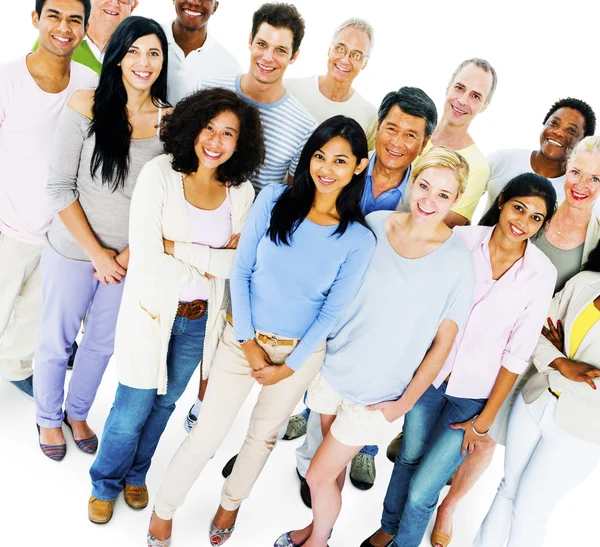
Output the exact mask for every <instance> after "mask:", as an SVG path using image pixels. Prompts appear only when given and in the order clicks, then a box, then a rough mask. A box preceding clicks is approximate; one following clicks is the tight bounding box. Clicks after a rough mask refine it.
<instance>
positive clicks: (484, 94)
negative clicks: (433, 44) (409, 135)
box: [400, 57, 498, 228]
mask: <svg viewBox="0 0 600 547" xmlns="http://www.w3.org/2000/svg"><path fill="white" fill-rule="evenodd" d="M497 82H498V77H497V76H496V71H495V70H494V68H493V67H492V65H491V64H490V63H489V62H488V61H486V60H484V59H479V58H476V57H474V58H471V59H467V60H466V61H463V62H462V63H461V64H460V65H458V68H457V69H456V70H455V71H454V74H453V75H452V78H450V81H449V82H448V87H447V88H446V99H445V101H444V110H443V113H442V119H441V120H440V123H439V125H438V126H437V127H436V129H435V131H434V132H433V135H431V139H430V141H429V143H428V145H427V146H426V147H425V150H423V153H425V152H427V151H428V150H429V149H430V148H432V147H434V146H447V147H448V148H450V149H452V150H454V151H456V152H458V153H459V154H460V155H461V156H462V157H463V158H465V160H466V161H467V163H468V164H469V180H468V181H467V189H466V190H465V193H464V194H463V195H462V196H461V198H460V199H459V201H458V203H457V204H456V205H455V206H454V207H453V208H452V210H451V211H450V212H449V213H448V215H447V216H446V218H445V220H444V222H445V223H446V224H447V225H448V226H449V227H450V228H453V227H454V226H463V225H465V224H467V223H469V222H471V218H472V216H473V213H474V212H475V209H476V208H477V204H478V203H479V199H480V198H481V196H482V194H483V192H484V191H485V187H486V185H487V180H488V178H489V174H490V169H489V166H488V163H487V160H486V158H485V156H484V155H483V153H482V152H481V150H479V148H478V147H477V145H476V144H475V142H474V141H473V138H472V137H471V135H470V134H469V126H470V125H471V122H472V121H473V120H474V119H475V116H477V115H478V114H480V113H481V112H483V111H484V110H485V109H486V108H487V107H488V105H489V104H490V101H491V100H492V96H493V95H494V91H496V84H497ZM408 191H409V192H410V188H409V190H408ZM400 208H401V209H402V207H400Z"/></svg>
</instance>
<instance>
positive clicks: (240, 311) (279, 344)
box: [148, 116, 375, 545]
mask: <svg viewBox="0 0 600 547" xmlns="http://www.w3.org/2000/svg"><path fill="white" fill-rule="evenodd" d="M367 153H368V148H367V140H366V137H365V134H364V132H363V130H362V129H361V127H360V126H359V125H358V123H357V122H356V121H354V120H352V119H350V118H346V117H345V116H335V117H334V118H330V119H329V120H326V121H325V122H323V123H322V124H321V125H320V126H319V127H318V128H317V129H316V130H315V132H314V133H313V135H312V136H311V137H310V138H309V140H308V142H307V143H306V145H305V147H304V149H303V151H302V154H301V156H300V161H299V164H298V169H297V171H296V176H295V179H294V185H293V186H283V185H270V186H267V187H266V188H265V189H263V191H262V192H261V193H260V194H259V196H258V198H257V200H256V202H255V204H254V206H253V208H252V210H251V212H250V215H249V217H248V220H247V221H246V224H245V226H244V229H243V231H242V236H241V238H240V242H239V245H238V251H237V257H236V261H235V264H234V267H233V272H232V274H231V296H232V307H233V308H232V316H233V317H231V316H228V320H229V323H230V324H229V325H228V326H227V327H226V329H225V332H224V334H223V337H222V339H221V342H220V345H219V348H218V349H217V354H216V356H215V360H214V362H213V367H212V370H211V376H210V382H209V385H208V389H207V392H206V396H205V399H204V403H203V406H202V410H201V412H200V415H199V416H198V421H197V423H196V425H195V427H194V429H193V430H192V432H191V433H190V435H189V437H188V438H187V439H186V440H185V441H184V442H183V443H182V445H181V447H180V448H179V450H178V451H177V453H176V454H175V457H174V458H173V460H172V461H171V464H170V466H169V469H168V470H167V474H166V477H165V479H164V481H163V485H162V487H161V489H160V491H159V492H158V495H157V499H156V503H155V514H154V515H153V518H152V521H151V523H150V530H149V534H148V543H149V545H165V542H167V541H168V540H169V538H170V537H171V527H172V518H173V514H174V513H175V510H176V509H177V508H178V507H179V506H180V505H181V504H182V503H183V502H184V499H185V496H186V494H187V492H188V491H189V489H190V488H191V487H192V485H193V484H194V482H195V480H196V479H197V477H198V476H199V474H200V473H201V471H202V469H203V468H204V466H205V464H206V462H208V460H209V459H210V457H211V456H212V455H213V454H214V452H215V451H216V450H217V448H218V447H219V446H220V444H221V442H222V441H223V439H224V438H225V436H226V435H227V433H228V431H229V429H230V427H231V425H232V423H233V421H234V420H235V417H236V415H237V413H238V411H239V409H240V407H241V406H242V404H243V403H244V400H245V399H246V397H247V395H248V393H249V392H250V390H251V389H252V387H253V386H254V385H255V382H258V383H259V384H261V385H262V386H263V388H262V389H261V392H260V394H259V396H258V402H257V403H256V406H255V407H254V411H253V413H252V417H251V419H250V426H249V429H248V435H247V437H246V440H245V442H244V444H243V446H242V449H241V451H240V453H239V456H238V458H237V462H236V464H235V466H234V468H233V472H232V473H231V475H230V476H229V478H228V479H227V481H226V482H225V485H224V488H223V493H222V496H221V505H220V507H219V509H218V511H217V514H216V515H215V518H214V519H213V521H212V523H211V526H210V531H209V537H210V542H211V545H221V544H222V543H224V542H225V541H226V540H227V539H229V537H230V536H231V533H232V532H233V528H234V524H235V520H236V517H237V512H238V509H239V506H240V504H241V503H242V501H243V500H244V499H246V498H247V497H248V496H249V494H250V491H251V490H252V487H253V485H254V483H255V481H256V479H257V478H258V476H259V474H260V472H261V470H262V469H263V467H264V465H265V463H266V461H267V459H268V457H269V454H270V452H271V450H272V449H273V446H274V445H275V441H276V439H277V434H278V432H279V430H280V429H281V427H282V426H283V425H284V424H285V422H286V420H287V419H288V417H289V416H290V414H291V413H292V411H293V410H294V407H295V406H296V404H297V403H298V401H299V400H300V397H301V396H302V394H303V393H304V392H305V391H306V388H307V387H308V385H309V384H310V382H311V380H312V379H313V378H314V377H315V376H316V374H317V373H318V371H319V369H320V368H321V364H322V362H323V358H324V356H325V339H326V338H327V335H328V334H329V333H330V332H331V330H332V329H333V327H334V325H335V323H336V321H337V320H338V318H339V317H340V315H341V314H342V312H343V311H344V309H345V307H346V305H347V304H348V303H349V302H350V301H351V300H352V299H353V297H354V295H355V294H356V291H357V290H358V287H359V285H360V282H361V280H362V277H363V274H364V272H365V270H366V268H367V265H368V263H369V260H370V257H371V253H372V251H373V248H374V246H375V237H374V235H373V233H372V232H371V230H370V229H369V228H368V227H367V224H366V221H365V219H364V217H363V214H362V212H361V209H360V199H361V196H362V191H363V185H364V175H363V171H364V169H365V168H366V167H367V165H368V158H367Z"/></svg>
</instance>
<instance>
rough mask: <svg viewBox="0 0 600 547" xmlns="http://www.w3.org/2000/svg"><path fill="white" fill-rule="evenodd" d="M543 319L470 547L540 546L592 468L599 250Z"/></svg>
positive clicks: (598, 451)
mask: <svg viewBox="0 0 600 547" xmlns="http://www.w3.org/2000/svg"><path fill="white" fill-rule="evenodd" d="M548 318H549V320H548V327H547V328H544V329H543V331H542V335H541V336H540V339H539V341H538V345H537V347H536V349H535V351H534V353H533V357H532V361H533V366H532V367H531V373H533V374H532V376H531V377H530V378H529V380H528V381H527V383H526V384H525V386H524V388H523V391H522V392H521V393H520V394H519V395H518V398H517V401H516V402H515V406H514V407H513V410H512V413H511V415H510V420H509V423H508V433H507V439H506V455H505V462H504V478H503V479H502V482H501V483H500V487H499V488H498V493H497V494H496V497H495V499H494V502H493V504H492V507H491V508H490V511H489V512H488V514H487V516H486V518H485V520H484V522H483V524H482V525H481V528H480V529H479V532H478V534H477V537H476V538H475V542H474V543H473V546H474V547H483V546H485V547H501V546H504V545H507V547H539V546H541V545H542V543H543V541H544V536H545V531H546V530H545V529H546V522H547V520H548V516H549V514H550V512H551V511H552V509H553V508H554V506H555V505H556V504H557V503H558V501H559V500H560V499H561V498H562V497H563V496H565V495H566V494H567V493H568V492H569V491H570V490H572V489H573V488H574V487H575V486H577V485H578V484H579V483H581V482H582V481H583V480H584V479H585V478H586V477H588V476H589V475H590V474H591V473H592V471H593V470H594V469H595V468H596V466H597V464H598V462H600V426H599V424H600V390H598V389H597V388H598V386H600V246H599V247H596V249H594V250H593V251H592V253H591V254H590V256H589V260H588V262H587V264H586V266H585V269H584V271H583V272H581V273H579V274H577V275H576V276H575V277H573V278H572V279H571V280H570V281H568V282H567V284H566V285H565V287H564V289H563V290H562V291H561V292H559V293H558V294H557V295H556V296H555V297H554V300H553V301H552V305H551V307H550V311H549V313H548ZM555 325H556V327H555ZM507 542H508V543H507Z"/></svg>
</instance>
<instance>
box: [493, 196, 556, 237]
mask: <svg viewBox="0 0 600 547" xmlns="http://www.w3.org/2000/svg"><path fill="white" fill-rule="evenodd" d="M547 214H548V210H547V209H546V201H545V200H544V198H541V197H539V196H527V197H515V198H512V199H511V200H509V201H507V202H506V203H502V204H501V205H500V220H499V221H498V227H499V228H500V230H502V233H503V235H504V237H506V239H508V240H509V241H512V242H515V243H516V242H521V241H525V240H526V239H528V238H530V237H533V236H534V235H535V234H537V233H538V231H539V230H540V229H541V228H542V226H543V225H544V220H545V219H546V215H547Z"/></svg>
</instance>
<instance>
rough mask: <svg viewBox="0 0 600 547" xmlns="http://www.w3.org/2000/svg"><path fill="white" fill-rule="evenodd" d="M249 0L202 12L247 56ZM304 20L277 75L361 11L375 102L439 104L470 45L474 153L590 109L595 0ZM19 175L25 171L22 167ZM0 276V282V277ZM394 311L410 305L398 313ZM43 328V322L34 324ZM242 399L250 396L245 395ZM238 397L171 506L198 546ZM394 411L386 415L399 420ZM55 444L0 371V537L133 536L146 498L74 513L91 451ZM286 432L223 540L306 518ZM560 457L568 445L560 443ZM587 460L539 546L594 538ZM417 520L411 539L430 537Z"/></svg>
mask: <svg viewBox="0 0 600 547" xmlns="http://www.w3.org/2000/svg"><path fill="white" fill-rule="evenodd" d="M260 3H261V2H260V1H257V0H222V1H221V5H220V7H219V10H218V12H217V13H216V14H215V16H214V18H213V19H212V20H211V22H210V29H211V32H212V33H214V35H215V36H216V37H217V38H218V39H219V40H220V41H221V42H223V43H225V44H226V45H227V47H228V48H229V49H230V50H231V51H232V52H233V53H234V54H235V55H236V56H237V57H238V58H239V60H240V63H241V64H242V67H246V66H247V64H248V50H247V48H246V44H247V37H248V33H249V31H250V25H251V15H252V12H253V11H254V10H255V9H256V8H257V7H258V6H259V5H260ZM295 3H296V5H297V7H298V8H299V10H300V12H301V13H302V14H303V16H304V17H305V19H306V23H307V32H306V37H305V39H304V42H303V45H302V47H301V52H300V57H299V59H298V61H297V62H296V63H295V64H294V65H292V66H291V67H290V68H289V71H288V76H291V77H293V76H304V75H309V74H314V73H321V72H323V71H324V69H325V63H326V50H327V46H328V44H329V42H330V38H331V33H332V32H333V30H334V29H335V27H336V26H337V25H338V24H339V23H340V22H341V21H342V20H344V19H346V18H348V17H351V16H362V17H365V18H367V19H368V20H369V21H370V22H371V23H372V24H373V25H374V27H375V31H376V45H375V50H374V52H373V55H372V58H371V59H370V61H369V65H368V66H367V68H366V69H365V71H364V72H363V74H362V75H361V76H360V77H359V79H358V80H357V82H356V84H357V88H358V89H360V90H361V92H363V93H364V94H365V95H366V96H367V97H368V98H369V99H370V100H371V101H373V102H374V103H377V104H378V102H379V101H380V99H381V98H382V97H383V95H384V94H385V93H386V92H388V91H390V90H392V89H395V88H398V87H400V86H402V85H413V86H418V87H422V88H423V89H424V90H425V91H426V92H427V93H428V94H429V95H430V96H431V97H432V98H433V99H434V100H435V101H436V104H437V105H438V108H439V109H441V106H442V101H443V96H444V89H445V86H446V84H447V81H448V79H449V77H450V75H451V74H452V72H453V70H454V68H455V66H456V65H458V64H459V63H460V62H461V61H462V60H463V59H465V58H468V57H472V56H479V57H484V58H486V59H488V60H489V61H490V62H491V63H492V64H493V65H494V66H495V68H496V70H497V71H498V74H499V84H498V89H497V92H496V96H495V97H494V100H493V101H492V103H491V105H490V106H489V108H488V110H487V111H486V112H485V113H483V114H482V115H481V116H480V117H479V118H477V120H476V121H475V122H474V124H473V126H472V133H473V136H474V138H475V140H476V141H477V143H478V144H479V145H480V147H481V148H482V150H483V151H484V153H489V152H491V151H493V150H495V149H498V148H510V147H531V148H534V147H536V146H537V144H538V135H539V132H540V130H541V122H542V119H543V117H544V115H545V113H546V112H547V110H548V109H549V107H550V105H551V104H552V103H553V102H554V101H555V100H556V99H558V98H562V97H566V96H573V97H577V98H580V99H583V100H585V101H587V102H589V103H590V104H591V105H592V106H593V107H595V108H596V109H597V110H600V90H599V86H598V84H599V82H600V77H599V75H598V71H597V66H598V62H597V52H598V46H597V40H598V38H597V33H598V17H599V15H600V10H599V8H598V7H597V4H596V3H595V2H591V1H588V2H584V1H581V0H571V1H569V2H561V3H560V4H559V3H552V2H544V1H541V0H522V1H520V2H515V1H514V0H509V1H504V2H489V1H488V2H449V1H445V2H442V1H441V0H435V1H430V2H424V1H421V2H400V1H398V2H396V1H392V0H386V1H383V0H370V1H368V2H366V1H357V0H339V1H332V0H319V1H316V0H297V1H296V2H295ZM33 4H34V2H33V0H2V18H3V25H2V32H0V61H5V60H8V59H10V58H13V57H15V56H18V55H23V54H24V53H25V52H26V51H28V49H29V48H30V47H31V45H32V44H33V42H34V41H35V38H36V33H35V31H34V29H33V28H32V27H31V23H30V12H31V9H32V8H33ZM136 13H137V14H139V15H146V16H151V17H154V18H155V19H157V20H158V21H159V22H164V21H168V20H170V19H172V18H173V7H172V3H171V2H170V1H169V0H141V6H140V7H139V8H138V10H137V12H136ZM24 175H26V173H24ZM0 290H1V288H0ZM407 320H410V317H409V316H408V315H407ZM42 328H43V325H42ZM197 379H198V378H197V375H196V376H194V378H193V379H192V381H191V383H190V387H189V389H188V391H187V393H186V394H185V395H184V396H183V398H182V402H181V404H180V406H179V408H178V409H177V410H176V411H175V414H174V415H173V419H172V421H171V422H170V424H169V427H168V428H167V431H166V432H165V435H164V436H163V438H162V440H161V443H160V445H159V447H158V451H157V454H156V457H155V459H154V462H153V466H152V468H151V470H150V473H149V475H148V486H149V490H150V496H151V500H152V499H153V498H154V495H155V493H156V490H157V488H158V486H159V485H160V481H161V478H162V476H163V474H164V471H165V469H166V466H167V465H168V462H169V460H170V458H171V456H172V454H173V453H174V451H175V449H176V448H177V446H178V445H179V443H180V442H181V440H182V439H183V438H184V435H185V432H184V430H183V426H182V422H183V418H184V416H185V414H186V412H187V409H188V408H189V404H191V401H192V400H193V397H194V396H195V390H196V386H197ZM115 388H116V379H115V370H114V366H113V365H112V364H111V365H109V368H108V370H107V372H106V376H105V380H104V382H103V384H102V386H101V388H100V391H99V393H98V397H97V400H96V403H95V405H94V407H93V409H92V411H91V413H90V417H89V423H90V425H91V426H92V427H93V428H94V429H95V431H96V432H97V433H98V435H100V434H101V432H102V425H103V423H104V421H105V419H106V416H107V415H108V412H109V409H110V405H111V403H112V399H113V397H114V392H115ZM250 403H251V401H250ZM250 409H251V404H247V405H246V406H245V407H244V408H243V410H242V413H241V415H240V418H239V419H238V421H237V422H236V424H235V426H234V428H233V430H232V431H231V434H230V435H229V437H228V439H227V440H226V442H225V444H224V445H223V447H222V448H221V449H220V450H219V452H218V453H217V454H216V456H215V458H214V459H213V460H212V461H211V462H210V463H209V464H208V465H207V467H206V469H205V471H204V473H203V474H202V476H201V478H200V479H199V480H198V482H197V483H196V485H195V487H194V488H193V490H192V492H191V493H190V495H189V497H188V500H187V502H186V504H185V505H184V506H183V507H182V508H181V510H180V511H179V512H178V513H177V516H176V519H175V528H174V534H173V545H174V546H176V547H187V546H189V547H192V546H193V547H201V546H208V545H209V542H208V538H207V529H208V524H209V522H210V519H211V517H212V516H213V513H214V511H215V510H216V508H217V505H218V503H219V495H220V489H221V485H222V478H221V476H220V470H221V467H222V466H223V464H224V463H225V462H226V461H227V460H228V459H229V457H230V456H231V455H232V454H234V453H235V452H236V451H237V450H238V448H239V446H240V445H241V442H242V440H243V437H244V434H245V428H246V425H247V419H248V416H249V413H250ZM399 427H400V426H399V425H398V429H399ZM65 436H66V437H67V439H68V454H67V457H66V458H65V460H64V461H63V462H61V463H55V462H52V461H50V460H49V459H47V458H45V457H44V456H43V455H42V454H41V452H40V450H39V448H38V446H37V436H36V432H35V409H34V406H33V404H32V403H31V402H29V401H27V400H25V399H24V398H23V397H22V396H21V395H20V394H19V393H18V392H17V390H16V389H15V388H14V387H12V386H11V385H10V384H8V383H7V382H0V523H1V525H0V543H1V544H2V545H17V546H26V545H44V546H51V547H54V546H57V547H58V546H66V547H75V546H80V545H85V546H86V547H95V546H98V547H100V546H102V547H107V546H119V547H120V546H127V547H129V546H143V545H145V544H144V538H145V532H146V527H147V522H148V520H149V518H150V508H148V509H146V510H144V511H141V512H134V511H133V510H131V509H129V508H128V507H127V506H126V505H125V503H124V502H123V500H122V497H119V499H118V501H117V504H116V507H115V515H114V517H113V519H112V521H111V522H110V523H109V524H108V525H105V526H96V525H93V524H91V523H90V522H88V520H87V513H86V511H87V499H88V497H89V494H90V488H91V487H90V480H89V475H88V468H89V466H90V464H91V462H92V457H90V456H88V455H85V454H83V453H81V452H80V451H78V450H77V448H76V447H75V445H74V444H73V442H72V440H71V437H70V433H69V432H68V431H66V430H65ZM298 442H299V441H293V442H282V443H280V445H279V446H278V447H277V448H276V450H275V451H274V453H273V455H272V457H271V459H270V460H269V462H268V464H267V467H266V469H265V471H264V473H263V475H262V476H261V478H260V479H259V481H258V483H257V485H256V487H255V489H254V491H253V493H252V496H251V498H250V499H249V500H248V501H247V502H246V503H244V505H243V506H242V508H241V511H240V515H239V518H238V529H237V530H236V532H235V533H234V535H233V537H232V539H231V540H230V541H229V543H228V545H230V546H231V547H267V546H270V545H272V544H273V541H274V540H275V539H276V538H277V536H279V535H280V534H281V533H282V532H285V531H287V530H289V529H292V528H295V527H300V526H303V525H304V524H306V523H308V521H309V519H310V516H311V513H310V511H309V510H308V509H306V508H305V507H304V505H303V504H302V502H301V500H300V498H299V495H298V480H297V478H296V475H295V471H294V454H293V449H294V448H295V447H296V446H297V444H298ZM384 452H385V450H383V452H382V453H381V454H380V455H379V456H378V457H377V469H378V477H377V481H376V485H375V487H374V488H373V489H372V490H370V491H368V492H359V491H358V490H356V489H355V488H354V487H353V486H352V485H350V484H349V483H348V486H347V488H346V489H345V491H344V507H343V510H342V515H341V516H340V519H339V521H338V523H337V525H336V528H335V534H334V536H333V538H332V539H331V541H330V545H331V547H341V546H342V545H343V546H344V547H358V545H359V544H360V543H361V542H362V540H363V539H364V538H365V537H367V536H368V535H369V534H370V533H371V532H373V531H374V530H375V529H376V528H377V527H378V523H379V517H380V514H381V504H382V500H383V496H384V494H385V489H386V486H387V481H388V478H389V475H390V472H391V468H392V464H391V463H389V462H388V461H387V459H386V458H385V454H384ZM502 455H503V452H502V450H498V451H497V453H496V457H495V460H494V463H493V465H492V467H491V468H490V470H489V471H488V473H487V475H486V476H485V477H484V479H483V480H482V481H481V482H480V483H479V484H478V486H477V487H476V488H475V489H474V490H473V491H472V492H471V493H470V495H469V496H468V497H467V498H466V499H465V500H464V502H463V504H462V505H461V506H460V508H459V511H458V513H457V515H456V519H455V523H454V539H453V542H452V545H453V546H454V547H465V546H468V545H470V542H471V540H472V538H473V537H474V534H475V532H476V530H477V527H478V526H479V523H480V522H481V520H482V518H483V516H484V515H485V513H486V512H487V509H488V507H489V504H490V503H491V500H492V498H493V496H494V494H495V489H496V486H497V484H498V481H499V479H500V478H501V475H502ZM573 465H577V455H576V454H573ZM599 492H600V473H599V472H598V471H597V472H596V473H595V474H594V475H593V476H592V477H590V478H589V479H588V480H587V481H586V482H585V483H584V484H583V485H581V486H580V487H579V488H577V489H576V490H574V491H573V492H572V493H571V494H570V495H569V496H567V497H566V498H565V499H564V500H563V501H562V502H561V504H560V505H559V506H558V507H557V509H556V510H555V512H554V513H553V514H552V516H551V519H550V523H549V527H548V536H547V540H546V543H545V544H544V545H545V546H546V547H558V546H561V547H562V546H569V547H577V546H583V545H594V544H596V543H597V540H593V538H597V537H598V536H597V526H596V519H597V518H598V517H597V514H598V512H597V507H598V505H597V500H598V493H599ZM428 538H429V532H428V534H427V535H426V537H425V539H424V541H423V544H422V545H423V546H428V545H430V543H429V539H428Z"/></svg>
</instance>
